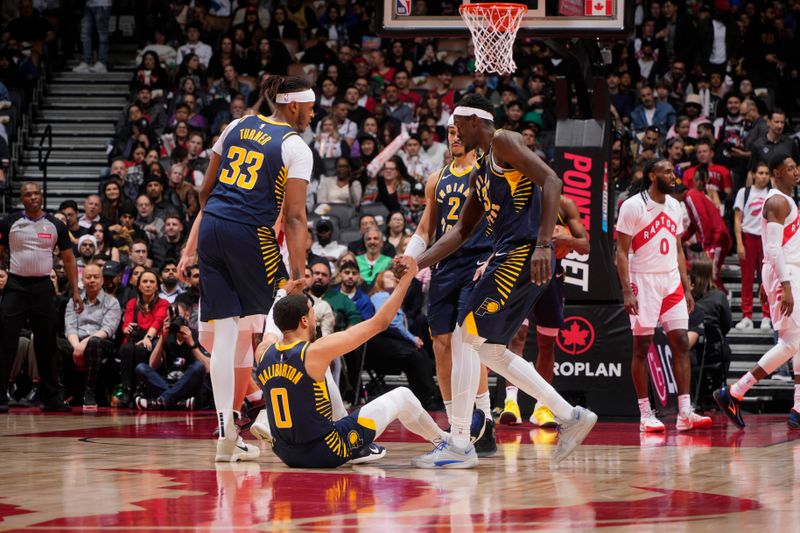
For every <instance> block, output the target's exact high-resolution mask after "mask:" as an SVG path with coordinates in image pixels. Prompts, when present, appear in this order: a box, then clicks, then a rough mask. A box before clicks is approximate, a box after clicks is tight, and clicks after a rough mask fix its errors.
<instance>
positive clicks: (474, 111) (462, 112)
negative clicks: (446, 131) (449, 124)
mask: <svg viewBox="0 0 800 533" xmlns="http://www.w3.org/2000/svg"><path fill="white" fill-rule="evenodd" d="M453 115H458V116H459V117H471V116H472V115H475V116H477V117H478V118H482V119H484V120H491V121H492V122H494V117H493V116H492V114H491V113H489V112H488V111H484V110H483V109H478V108H476V107H469V106H465V105H460V106H458V107H456V108H455V110H454V111H453Z"/></svg>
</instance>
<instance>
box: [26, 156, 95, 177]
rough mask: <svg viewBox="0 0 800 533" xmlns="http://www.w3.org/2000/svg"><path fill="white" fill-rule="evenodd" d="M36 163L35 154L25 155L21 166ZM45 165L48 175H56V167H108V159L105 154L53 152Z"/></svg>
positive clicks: (36, 157)
mask: <svg viewBox="0 0 800 533" xmlns="http://www.w3.org/2000/svg"><path fill="white" fill-rule="evenodd" d="M38 162H39V159H38V156H37V155H36V154H26V155H25V156H23V158H22V164H23V165H35V164H38ZM47 163H48V165H49V173H50V174H56V173H58V168H57V167H58V165H69V166H72V165H97V166H101V167H102V166H108V157H106V154H105V152H100V153H97V152H86V153H78V152H53V153H51V154H50V158H49V159H48V160H47Z"/></svg>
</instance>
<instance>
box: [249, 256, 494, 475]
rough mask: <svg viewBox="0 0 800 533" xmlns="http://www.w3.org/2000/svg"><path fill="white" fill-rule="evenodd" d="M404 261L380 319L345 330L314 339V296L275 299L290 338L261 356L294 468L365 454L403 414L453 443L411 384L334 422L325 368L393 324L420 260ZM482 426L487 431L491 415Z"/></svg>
mask: <svg viewBox="0 0 800 533" xmlns="http://www.w3.org/2000/svg"><path fill="white" fill-rule="evenodd" d="M402 262H403V266H404V267H405V269H406V271H405V273H404V275H403V276H402V278H401V279H400V282H399V284H398V287H397V289H395V291H394V292H393V293H392V295H391V296H390V297H389V299H388V300H387V301H386V304H384V305H383V306H382V307H381V308H380V309H378V311H377V313H376V314H375V316H374V317H372V318H371V319H369V320H367V321H365V322H361V323H360V324H357V325H355V326H353V327H351V328H350V329H348V330H347V331H346V332H339V333H334V334H332V335H327V336H326V337H323V338H321V339H318V340H316V341H315V342H313V343H312V341H314V336H315V332H316V318H315V316H314V310H313V307H312V305H311V302H310V300H309V299H308V297H307V296H305V295H290V296H286V297H285V298H283V299H281V300H280V301H279V302H278V303H276V304H275V305H274V308H273V316H274V319H275V324H276V325H277V326H278V328H279V329H280V330H281V332H282V333H283V338H284V340H283V343H276V344H273V345H271V346H270V347H268V348H267V349H266V351H265V352H264V353H263V354H262V355H261V356H260V358H259V364H258V369H257V375H258V381H259V383H260V385H261V387H262V390H263V391H264V398H265V399H266V400H267V413H268V415H267V416H268V419H269V428H270V433H271V434H272V437H273V439H274V441H273V451H274V452H275V455H277V456H278V457H279V458H280V459H281V460H282V461H283V462H284V463H285V464H286V465H287V466H290V467H298V468H336V467H338V466H340V465H342V464H344V463H346V462H348V461H349V460H351V458H353V456H354V455H356V456H359V452H360V450H361V449H363V448H364V447H368V446H369V445H370V444H371V443H372V441H373V440H374V439H375V438H377V437H378V436H379V435H380V434H381V433H383V431H384V430H385V429H386V427H387V426H388V425H389V424H390V423H391V422H393V421H394V420H396V419H399V420H400V422H401V423H402V424H403V426H405V428H406V429H408V430H409V431H411V432H413V433H416V434H417V435H420V436H421V437H423V438H425V439H427V440H429V441H431V442H432V443H434V444H435V445H437V446H438V445H440V444H441V443H445V442H447V441H448V439H449V435H448V434H447V433H446V432H445V431H443V430H442V429H441V428H439V426H437V425H436V422H434V421H433V419H432V418H431V416H430V415H429V414H428V413H427V412H426V411H425V410H424V409H423V408H422V405H421V404H420V402H419V400H418V399H417V398H416V397H415V396H414V395H413V394H412V393H411V391H410V390H409V389H408V388H406V387H399V388H397V389H394V390H392V391H391V392H388V393H386V394H384V395H382V396H380V397H379V398H376V399H375V400H373V401H372V402H370V403H369V404H367V405H365V406H364V407H362V408H361V409H359V410H356V411H354V412H353V413H351V414H350V415H348V416H346V417H344V418H342V419H340V420H337V421H335V422H334V421H333V414H332V408H331V401H330V399H329V393H328V386H327V383H326V379H325V371H326V369H327V368H328V367H329V366H330V364H331V362H332V361H333V360H334V359H336V358H337V357H341V356H342V355H343V354H345V353H348V352H351V351H353V350H354V349H356V348H357V347H359V346H360V345H362V344H364V343H365V342H367V341H368V340H369V339H370V338H372V337H374V336H375V335H377V334H378V333H380V332H381V331H383V330H385V329H386V328H387V327H389V324H390V323H391V321H392V318H394V316H395V314H396V313H397V310H398V309H399V308H400V305H401V304H402V302H403V298H404V297H405V295H406V292H407V291H408V287H409V286H410V285H411V281H412V280H413V278H414V275H415V274H416V272H417V264H416V262H415V261H414V260H413V259H411V258H409V257H404V258H402ZM475 426H476V427H479V428H481V429H482V428H483V426H484V420H480V424H479V425H478V424H476V425H475ZM475 437H479V435H476V436H475Z"/></svg>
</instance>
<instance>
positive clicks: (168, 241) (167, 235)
mask: <svg viewBox="0 0 800 533" xmlns="http://www.w3.org/2000/svg"><path fill="white" fill-rule="evenodd" d="M183 228H184V226H183V219H182V217H181V216H180V215H178V214H176V213H170V214H168V215H167V216H166V218H165V219H164V234H163V235H162V236H161V237H158V238H157V239H155V240H154V241H153V243H152V244H151V246H150V257H151V258H152V259H153V265H155V266H157V267H160V266H161V265H163V264H164V262H165V261H178V260H180V258H181V249H182V248H183V245H184V243H185V241H186V239H185V238H184V235H183ZM170 303H172V301H170Z"/></svg>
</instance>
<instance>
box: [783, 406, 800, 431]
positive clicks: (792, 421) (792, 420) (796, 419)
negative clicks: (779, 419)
mask: <svg viewBox="0 0 800 533" xmlns="http://www.w3.org/2000/svg"><path fill="white" fill-rule="evenodd" d="M786 423H787V424H788V425H789V427H790V428H792V429H800V413H798V412H797V411H795V410H794V409H792V410H791V411H789V418H788V419H787V420H786Z"/></svg>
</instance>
